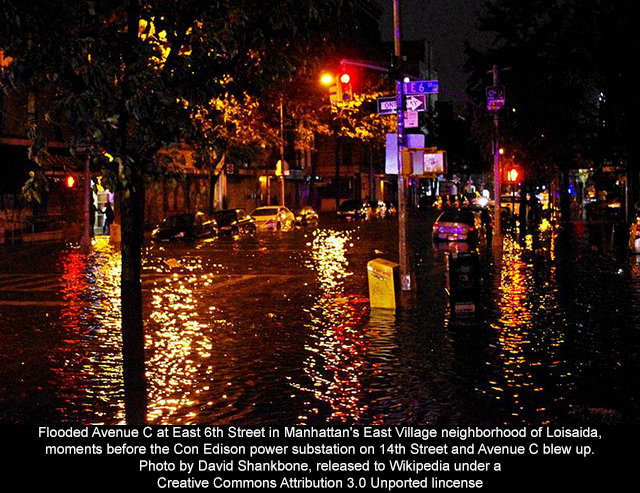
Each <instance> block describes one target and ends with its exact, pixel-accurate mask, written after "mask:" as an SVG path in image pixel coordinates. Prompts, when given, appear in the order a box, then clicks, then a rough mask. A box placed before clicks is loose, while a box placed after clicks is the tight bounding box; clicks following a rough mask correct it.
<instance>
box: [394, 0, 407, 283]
mask: <svg viewBox="0 0 640 493" xmlns="http://www.w3.org/2000/svg"><path fill="white" fill-rule="evenodd" d="M393 41H394V43H393V45H394V60H395V64H396V67H394V68H395V73H396V107H397V110H396V112H397V117H398V123H397V130H396V135H397V136H398V237H399V238H398V254H399V262H398V263H399V264H400V287H401V288H402V291H410V290H411V274H410V271H409V254H408V248H407V196H406V190H405V188H406V186H405V180H406V179H405V176H404V175H403V174H402V149H403V148H404V140H405V139H404V111H403V110H404V93H403V92H404V91H403V84H402V83H403V81H402V49H401V42H402V34H401V30H400V0H393Z"/></svg>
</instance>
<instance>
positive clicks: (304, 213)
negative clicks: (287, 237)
mask: <svg viewBox="0 0 640 493" xmlns="http://www.w3.org/2000/svg"><path fill="white" fill-rule="evenodd" d="M295 216H296V226H315V225H316V224H318V213H317V212H316V211H315V210H314V209H313V207H310V206H308V205H307V206H304V207H302V208H300V209H298V210H297V211H296V213H295Z"/></svg>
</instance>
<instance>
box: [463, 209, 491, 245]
mask: <svg viewBox="0 0 640 493" xmlns="http://www.w3.org/2000/svg"><path fill="white" fill-rule="evenodd" d="M465 209H470V210H472V211H474V212H477V213H478V214H479V215H480V219H481V220H482V226H483V227H484V233H485V236H486V238H487V241H489V240H490V239H491V238H492V237H493V212H492V210H491V209H489V207H481V206H479V205H470V206H468V207H465Z"/></svg>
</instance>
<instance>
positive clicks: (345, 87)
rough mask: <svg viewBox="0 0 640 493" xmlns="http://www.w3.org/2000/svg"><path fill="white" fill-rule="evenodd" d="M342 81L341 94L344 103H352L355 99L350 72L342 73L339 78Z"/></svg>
mask: <svg viewBox="0 0 640 493" xmlns="http://www.w3.org/2000/svg"><path fill="white" fill-rule="evenodd" d="M338 80H339V81H340V94H341V95H342V100H343V101H350V100H351V99H352V98H353V90H352V88H351V75H350V74H349V73H348V72H342V73H341V74H340V76H339V77H338Z"/></svg>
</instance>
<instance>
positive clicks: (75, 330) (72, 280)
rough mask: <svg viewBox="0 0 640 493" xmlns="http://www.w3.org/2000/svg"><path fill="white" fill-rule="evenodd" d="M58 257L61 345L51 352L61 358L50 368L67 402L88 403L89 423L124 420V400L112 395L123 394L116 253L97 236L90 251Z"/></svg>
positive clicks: (78, 250)
mask: <svg viewBox="0 0 640 493" xmlns="http://www.w3.org/2000/svg"><path fill="white" fill-rule="evenodd" d="M60 262H61V267H62V269H63V273H62V276H61V286H62V287H61V295H62V297H63V299H64V300H65V301H66V302H67V303H66V304H65V306H64V308H63V309H62V312H61V327H62V329H63V330H64V331H65V337H64V339H63V344H64V345H63V347H61V348H58V349H59V351H56V353H55V354H56V358H62V360H61V361H57V365H56V366H55V367H54V372H55V373H57V374H58V376H59V378H60V379H61V380H62V381H64V384H65V386H66V387H67V389H68V392H69V398H70V399H71V400H72V401H75V400H76V399H77V400H78V401H80V402H82V403H87V402H89V403H90V404H91V407H90V409H89V408H87V412H89V411H90V415H91V417H92V418H91V419H92V420H95V421H93V423H94V424H100V423H104V422H106V421H107V420H109V421H111V420H113V417H114V416H116V420H123V419H124V403H123V401H122V399H117V398H116V399H114V396H118V395H120V396H122V392H121V381H122V368H121V364H120V362H121V359H122V356H121V347H122V343H121V333H120V285H119V282H120V254H119V252H117V251H116V250H115V249H114V248H113V247H111V246H110V245H109V244H108V243H107V242H106V241H101V240H99V239H98V240H95V241H94V245H93V248H92V249H91V250H86V249H81V248H76V247H70V248H68V249H67V250H65V251H64V252H63V253H62V255H61V259H60ZM78 394H80V395H78ZM87 397H88V398H89V400H88V401H87V400H86V399H87ZM84 405H85V406H86V405H87V404H84ZM80 407H81V408H82V407H83V406H80Z"/></svg>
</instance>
